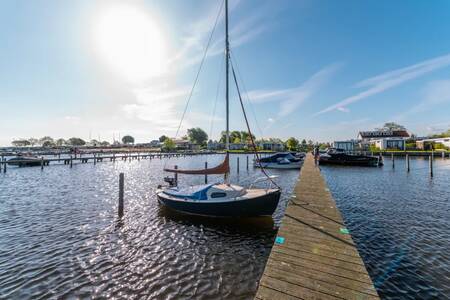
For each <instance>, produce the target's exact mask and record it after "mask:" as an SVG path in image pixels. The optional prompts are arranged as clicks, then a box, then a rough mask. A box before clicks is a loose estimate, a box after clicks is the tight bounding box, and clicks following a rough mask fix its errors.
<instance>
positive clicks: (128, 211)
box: [0, 155, 298, 299]
mask: <svg viewBox="0 0 450 300" xmlns="http://www.w3.org/2000/svg"><path fill="white" fill-rule="evenodd" d="M221 159H222V157H221V156H219V155H217V156H199V157H188V158H176V159H171V160H169V161H168V164H177V165H178V166H179V167H180V168H182V167H202V166H204V161H205V160H208V163H209V165H210V166H212V165H214V164H216V163H219V162H220V161H221ZM240 162H241V167H240V170H241V173H240V175H239V176H238V175H237V174H235V173H232V180H233V182H236V181H238V182H240V183H241V184H245V183H250V182H251V181H252V180H253V179H255V178H256V177H259V176H261V175H260V172H259V171H258V170H255V169H253V167H251V166H250V168H249V170H248V171H247V170H246V167H245V163H246V158H245V155H242V156H241V158H240ZM165 163H166V161H165V160H164V159H162V160H160V159H153V160H141V161H140V162H138V161H131V162H123V161H120V162H119V161H118V162H115V163H112V162H104V163H98V164H97V165H96V166H94V165H93V164H83V165H81V164H79V165H74V167H73V168H72V169H70V168H69V167H68V166H65V165H59V166H51V167H48V168H45V169H44V171H42V172H41V170H40V169H39V168H21V169H18V168H13V167H11V168H9V169H8V172H7V173H6V174H0V298H7V299H11V298H16V299H31V298H33V299H39V298H74V297H75V298H78V297H80V298H89V297H107V298H109V297H118V298H127V299H145V298H147V299H224V298H230V299H251V298H253V296H254V294H255V292H256V288H257V281H258V279H259V278H260V276H261V274H262V272H263V269H264V265H265V262H266V260H267V257H268V255H269V252H270V248H271V246H272V243H273V239H274V235H275V229H274V227H275V226H276V225H278V224H279V222H280V219H281V216H282V214H283V211H284V208H285V205H286V201H287V196H288V195H289V194H290V192H291V191H292V188H293V186H294V184H295V183H296V181H297V178H298V171H279V172H277V171H273V172H271V173H272V174H276V175H280V176H281V178H280V179H279V180H278V182H279V183H280V184H281V186H282V188H283V195H282V199H281V201H280V205H279V207H278V209H277V211H276V212H275V214H274V219H273V220H272V219H271V218H252V219H245V220H239V219H234V220H227V219H213V218H201V217H193V216H184V215H180V214H177V213H175V212H173V211H169V210H167V209H165V208H163V207H161V206H160V205H159V204H158V202H157V200H156V197H155V188H156V186H157V184H158V183H161V182H162V177H163V176H164V174H163V172H162V168H163V166H164V164H165ZM231 163H232V169H233V170H234V172H235V170H236V168H235V166H234V164H236V156H235V155H233V156H231ZM120 172H124V173H125V216H124V218H123V220H122V221H121V222H119V221H118V220H117V218H116V213H117V193H118V174H119V173H120ZM179 180H180V184H185V183H189V182H190V183H202V182H203V180H204V178H203V177H202V176H182V175H181V176H180V178H179ZM220 180H221V177H220V176H210V177H209V182H215V181H220Z"/></svg>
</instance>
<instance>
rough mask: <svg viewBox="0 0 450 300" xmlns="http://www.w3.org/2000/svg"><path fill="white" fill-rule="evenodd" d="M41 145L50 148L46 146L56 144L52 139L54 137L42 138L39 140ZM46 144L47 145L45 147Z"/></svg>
mask: <svg viewBox="0 0 450 300" xmlns="http://www.w3.org/2000/svg"><path fill="white" fill-rule="evenodd" d="M39 144H41V145H42V146H43V147H48V146H46V145H51V144H54V141H53V138H52V137H50V136H44V137H41V138H40V139H39ZM44 144H45V145H44Z"/></svg>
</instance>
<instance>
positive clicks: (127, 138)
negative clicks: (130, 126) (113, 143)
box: [122, 135, 134, 144]
mask: <svg viewBox="0 0 450 300" xmlns="http://www.w3.org/2000/svg"><path fill="white" fill-rule="evenodd" d="M122 143H124V144H134V137H132V136H131V135H125V136H124V137H123V138H122Z"/></svg>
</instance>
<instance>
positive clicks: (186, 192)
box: [164, 184, 213, 200]
mask: <svg viewBox="0 0 450 300" xmlns="http://www.w3.org/2000/svg"><path fill="white" fill-rule="evenodd" d="M212 186H213V184H202V185H194V186H188V187H183V188H179V187H174V188H170V189H167V190H165V191H164V193H166V194H168V195H170V196H174V197H179V198H184V199H186V198H187V199H194V200H206V199H208V197H207V196H206V193H207V192H208V190H209V189H210V188H211V187H212Z"/></svg>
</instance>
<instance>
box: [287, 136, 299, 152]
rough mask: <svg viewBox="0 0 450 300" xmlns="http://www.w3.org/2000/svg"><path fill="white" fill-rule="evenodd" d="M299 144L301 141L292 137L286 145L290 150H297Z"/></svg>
mask: <svg viewBox="0 0 450 300" xmlns="http://www.w3.org/2000/svg"><path fill="white" fill-rule="evenodd" d="M298 145H299V142H298V140H297V139H296V138H294V137H290V138H288V140H287V141H286V147H287V148H288V150H289V151H297V149H298Z"/></svg>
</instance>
